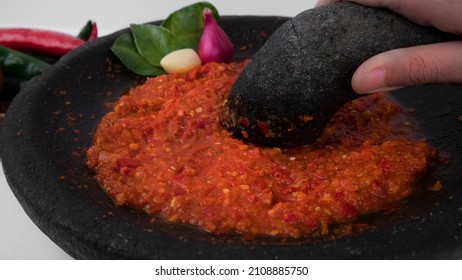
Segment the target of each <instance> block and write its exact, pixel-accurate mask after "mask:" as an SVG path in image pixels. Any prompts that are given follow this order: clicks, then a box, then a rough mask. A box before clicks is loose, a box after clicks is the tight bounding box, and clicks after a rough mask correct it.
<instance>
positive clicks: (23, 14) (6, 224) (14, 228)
mask: <svg viewBox="0 0 462 280" xmlns="http://www.w3.org/2000/svg"><path fill="white" fill-rule="evenodd" d="M195 2H198V1H186V0H181V1H174V0H151V1H149V0H129V1H118V0H92V1H90V0H79V1H66V0H42V1H40V0H38V1H31V0H28V1H26V0H0V28H2V27H34V28H44V29H52V30H56V31H63V32H67V33H70V34H75V35H76V34H78V32H79V31H80V29H81V28H82V26H83V25H84V24H85V23H86V22H87V20H90V19H91V20H94V21H96V23H97V24H98V28H99V31H100V34H101V35H107V34H110V33H112V32H114V31H117V30H119V29H122V28H126V27H128V26H129V24H131V23H144V22H149V21H154V20H160V19H164V18H165V17H166V16H167V15H168V14H170V13H171V12H173V11H174V10H176V9H179V8H181V7H183V6H186V5H188V4H191V3H195ZM209 2H211V3H213V4H214V5H215V6H216V7H217V9H218V11H219V12H220V14H222V15H278V16H295V15H296V14H298V13H299V12H301V11H303V10H306V9H310V8H312V7H313V6H314V4H315V3H316V2H317V1H316V0H284V1H270V0H210V1H209ZM1 259H15V260H18V259H52V260H55V259H70V256H68V255H67V254H66V253H65V252H63V251H62V250H61V249H60V248H59V247H58V246H56V245H55V244H54V243H53V242H52V241H51V240H50V239H49V238H48V237H47V236H46V235H44V234H43V233H42V232H41V231H40V230H39V229H38V228H37V227H36V226H35V225H34V224H33V223H32V221H31V220H30V219H29V218H28V216H27V215H26V214H25V212H24V210H23V209H22V208H21V206H20V205H19V203H18V202H17V200H16V198H15V197H14V195H13V193H12V192H11V190H10V188H9V186H8V184H7V182H6V180H5V176H4V175H3V172H2V171H0V260H1Z"/></svg>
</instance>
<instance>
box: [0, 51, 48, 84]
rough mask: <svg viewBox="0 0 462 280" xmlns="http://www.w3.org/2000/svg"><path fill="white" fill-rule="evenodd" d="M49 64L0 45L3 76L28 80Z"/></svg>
mask: <svg viewBox="0 0 462 280" xmlns="http://www.w3.org/2000/svg"><path fill="white" fill-rule="evenodd" d="M49 66H50V64H48V63H46V62H44V61H42V60H40V59H37V58H34V57H32V56H30V55H27V54H24V53H21V52H18V51H15V50H12V49H9V48H6V47H2V46H0V68H1V69H2V71H3V74H4V75H5V76H9V77H14V78H19V79H24V80H28V79H31V78H32V77H34V76H37V75H40V74H41V73H42V72H43V70H45V69H46V68H47V67H49Z"/></svg>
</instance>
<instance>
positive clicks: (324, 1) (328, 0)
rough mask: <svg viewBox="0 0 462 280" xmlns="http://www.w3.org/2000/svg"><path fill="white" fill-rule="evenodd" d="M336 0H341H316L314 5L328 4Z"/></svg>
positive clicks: (337, 0) (339, 0)
mask: <svg viewBox="0 0 462 280" xmlns="http://www.w3.org/2000/svg"><path fill="white" fill-rule="evenodd" d="M337 2H341V0H318V2H317V3H316V4H315V5H314V6H315V7H321V6H324V5H329V4H332V3H337Z"/></svg>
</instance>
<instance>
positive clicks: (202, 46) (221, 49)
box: [198, 9, 234, 64]
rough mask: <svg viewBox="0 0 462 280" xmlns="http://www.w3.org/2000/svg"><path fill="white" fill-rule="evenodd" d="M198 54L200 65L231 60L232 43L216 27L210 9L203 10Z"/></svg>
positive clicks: (220, 29) (219, 28) (223, 32)
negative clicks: (202, 26) (202, 27)
mask: <svg viewBox="0 0 462 280" xmlns="http://www.w3.org/2000/svg"><path fill="white" fill-rule="evenodd" d="M198 53H199V57H200V58H201V60H202V64H206V63H208V62H224V63H228V62H230V61H231V59H232V58H233V54H234V46H233V43H232V42H231V39H230V38H229V36H228V35H227V34H226V33H225V31H223V29H222V28H221V27H220V26H219V25H218V23H217V22H216V20H215V18H214V17H213V14H212V11H211V10H210V9H205V10H204V32H203V33H202V36H201V39H200V41H199V48H198Z"/></svg>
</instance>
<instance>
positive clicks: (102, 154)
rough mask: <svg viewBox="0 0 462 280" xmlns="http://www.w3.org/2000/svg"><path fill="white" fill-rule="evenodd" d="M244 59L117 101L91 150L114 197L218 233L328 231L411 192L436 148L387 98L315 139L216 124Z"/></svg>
mask: <svg viewBox="0 0 462 280" xmlns="http://www.w3.org/2000/svg"><path fill="white" fill-rule="evenodd" d="M243 65H244V63H231V64H215V63H209V64H206V65H205V66H203V67H201V68H198V69H196V70H193V71H191V72H189V73H187V74H173V75H164V76H159V77H156V78H150V79H148V80H147V81H146V83H145V84H143V85H140V86H137V87H135V88H133V89H131V90H130V91H129V92H128V94H126V95H124V96H122V97H121V98H120V101H119V102H118V103H117V105H116V106H115V108H114V110H113V112H110V113H108V114H107V115H106V116H105V117H104V118H103V120H102V121H101V123H100V124H99V126H98V128H97V131H96V134H95V139H94V146H92V147H91V148H90V149H89V150H88V154H87V156H88V162H89V165H90V166H91V168H93V169H94V170H95V171H96V174H97V175H96V176H97V179H98V180H99V181H100V182H101V184H102V187H103V189H104V190H105V191H106V192H107V193H108V195H109V196H110V197H111V198H112V199H113V200H114V201H115V203H116V204H117V205H120V206H129V207H133V208H135V209H140V210H143V211H145V212H146V213H149V214H154V215H156V216H157V217H161V218H163V219H167V220H169V221H174V222H180V223H186V224H192V225H196V226H198V227H199V228H201V229H203V230H206V231H210V232H214V233H231V232H237V233H242V234H246V235H271V236H285V237H300V236H305V235H311V234H315V233H316V234H318V233H322V234H325V233H328V232H329V229H330V228H331V226H332V225H334V224H337V223H342V222H349V221H353V220H355V219H357V218H358V217H359V216H360V215H365V214H368V213H372V212H377V211H380V210H383V209H384V208H385V207H386V206H387V205H389V204H390V203H392V202H396V201H398V200H401V199H403V198H405V197H407V196H408V195H409V194H410V193H411V192H412V190H413V185H414V183H415V181H416V179H417V178H418V177H419V175H421V174H422V173H423V172H425V171H426V170H427V168H428V166H429V164H430V162H431V161H432V159H433V158H434V156H435V151H434V149H433V148H431V147H429V146H428V145H427V144H426V143H424V142H418V141H414V140H411V135H412V129H411V128H409V127H410V126H412V125H410V124H411V123H410V122H409V121H405V119H403V116H404V115H405V114H404V112H402V109H401V108H400V107H399V106H397V105H395V104H394V103H393V102H391V101H390V100H389V99H387V98H386V97H385V96H384V95H371V96H366V97H363V98H360V99H357V100H355V101H353V102H351V103H349V104H347V105H345V106H344V107H343V108H342V109H341V110H340V111H339V112H338V113H337V114H336V116H335V117H334V119H333V120H332V123H331V124H330V125H329V127H328V128H327V129H326V130H325V132H324V135H323V136H322V137H321V139H320V141H319V145H316V146H305V147H298V148H290V149H283V150H281V149H278V148H267V147H259V146H254V145H251V144H245V143H243V142H241V141H239V140H237V139H235V138H233V137H231V135H230V133H229V132H228V131H227V130H226V129H225V128H223V127H222V126H220V122H219V118H220V113H221V110H222V108H223V106H224V105H223V104H224V101H225V99H226V97H227V95H228V93H229V91H230V88H231V86H232V84H233V82H234V81H235V79H236V78H237V76H238V74H239V73H240V72H241V70H242V68H243Z"/></svg>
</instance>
